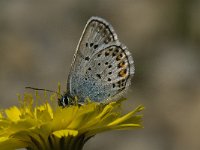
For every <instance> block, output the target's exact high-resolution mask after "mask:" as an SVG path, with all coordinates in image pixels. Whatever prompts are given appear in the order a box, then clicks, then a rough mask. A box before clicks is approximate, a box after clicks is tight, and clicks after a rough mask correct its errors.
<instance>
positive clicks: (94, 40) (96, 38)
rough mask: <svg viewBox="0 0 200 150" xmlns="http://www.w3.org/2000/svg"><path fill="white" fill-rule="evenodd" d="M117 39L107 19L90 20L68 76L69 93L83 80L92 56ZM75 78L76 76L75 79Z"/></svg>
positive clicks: (96, 18) (95, 18)
mask: <svg viewBox="0 0 200 150" xmlns="http://www.w3.org/2000/svg"><path fill="white" fill-rule="evenodd" d="M117 41H118V38H117V35H116V33H115V32H114V30H113V27H112V26H111V25H110V24H109V23H108V22H107V21H105V20H104V19H102V18H99V17H92V18H90V19H89V20H88V22H87V24H86V26H85V28H84V30H83V33H82V36H81V38H80V41H79V44H78V46H77V50H76V53H75V55H74V60H73V63H72V66H71V70H70V73H69V76H68V82H67V88H68V89H67V90H68V91H69V93H73V90H75V88H76V87H77V85H75V84H79V82H80V81H79V80H81V79H79V77H80V76H83V75H84V73H85V71H84V69H85V66H86V65H87V64H88V62H89V61H90V60H91V58H92V57H93V56H94V55H95V54H96V53H98V52H99V51H101V50H102V49H104V48H105V47H107V45H109V44H110V43H112V42H117ZM74 78H76V79H75V81H74ZM77 82H78V83H77Z"/></svg>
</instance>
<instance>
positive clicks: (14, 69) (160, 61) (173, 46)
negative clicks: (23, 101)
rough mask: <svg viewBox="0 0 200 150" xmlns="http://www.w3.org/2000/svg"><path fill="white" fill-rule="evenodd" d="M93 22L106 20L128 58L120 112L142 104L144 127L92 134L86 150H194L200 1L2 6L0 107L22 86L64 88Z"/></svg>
mask: <svg viewBox="0 0 200 150" xmlns="http://www.w3.org/2000/svg"><path fill="white" fill-rule="evenodd" d="M91 16H101V17H103V18H105V19H107V20H108V21H109V22H110V23H111V24H112V25H113V27H114V29H115V30H116V32H117V33H118V35H119V38H120V40H121V41H122V42H123V43H125V44H126V45H127V46H128V48H129V50H130V51H131V52H132V54H133V57H134V60H135V66H136V74H135V77H134V79H133V83H132V86H131V88H130V90H129V92H128V99H129V100H128V101H127V102H125V109H126V110H130V109H131V108H134V107H136V106H137V105H138V104H144V105H145V106H146V110H145V119H144V126H145V128H144V129H141V130H136V131H114V132H108V133H103V134H100V135H97V136H96V137H95V138H93V139H92V140H90V141H89V142H88V143H87V145H86V146H85V150H94V149H95V150H102V149H104V150H111V149H112V150H189V149H190V150H199V149H200V142H199V135H200V117H199V115H200V84H199V83H200V79H199V75H200V67H199V65H200V61H199V59H200V52H199V50H200V19H199V18H200V1H198V0H190V1H189V0H168V1H163V0H101V1H100V0H85V1H83V0H79V1H78V0H65V1H31V0H29V1H28V0H10V1H9V0H1V1H0V91H1V92H0V107H1V108H5V107H8V106H11V105H13V104H17V97H16V94H17V93H23V92H24V91H25V90H24V87H25V86H33V87H41V88H47V89H56V88H57V83H58V81H60V82H61V83H62V85H63V87H62V89H63V91H64V90H65V83H66V79H67V75H68V72H69V68H70V63H71V61H72V57H73V53H74V51H75V48H76V45H77V43H78V40H79V37H80V35H81V33H82V30H83V28H84V26H85V23H86V22H87V20H88V19H89V18H90V17H91Z"/></svg>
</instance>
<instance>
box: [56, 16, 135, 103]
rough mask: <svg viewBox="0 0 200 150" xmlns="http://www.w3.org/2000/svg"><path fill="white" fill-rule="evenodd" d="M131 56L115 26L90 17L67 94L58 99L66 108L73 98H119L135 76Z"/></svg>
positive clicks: (77, 50) (97, 99) (108, 99)
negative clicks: (119, 37)
mask: <svg viewBox="0 0 200 150" xmlns="http://www.w3.org/2000/svg"><path fill="white" fill-rule="evenodd" d="M134 70H135V69H134V65H133V59H132V56H131V53H130V52H129V51H128V49H127V47H126V46H124V45H123V44H122V43H120V42H119V39H118V37H117V34H116V33H115V31H114V29H113V27H112V26H111V25H110V24H109V23H108V22H107V21H106V20H104V19H102V18H99V17H91V18H90V19H89V20H88V22H87V24H86V26H85V28H84V30H83V33H82V36H81V38H80V41H79V43H78V46H77V49H76V52H75V55H74V60H73V63H72V65H71V70H70V73H69V76H68V81H67V92H66V93H65V94H64V96H62V97H61V98H60V99H59V105H61V106H66V105H69V104H71V103H72V102H73V99H74V97H75V96H76V97H77V98H78V102H79V103H84V100H85V99H86V98H89V99H90V100H92V101H95V102H108V101H111V100H115V99H118V98H119V97H120V96H121V95H122V93H124V91H126V89H127V88H128V86H129V85H130V83H131V77H132V76H133V74H134Z"/></svg>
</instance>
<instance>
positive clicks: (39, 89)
mask: <svg viewBox="0 0 200 150" xmlns="http://www.w3.org/2000/svg"><path fill="white" fill-rule="evenodd" d="M25 88H26V89H32V90H38V91H48V92H51V93H56V94H58V95H61V94H60V93H58V92H55V91H52V90H47V89H41V88H34V87H25Z"/></svg>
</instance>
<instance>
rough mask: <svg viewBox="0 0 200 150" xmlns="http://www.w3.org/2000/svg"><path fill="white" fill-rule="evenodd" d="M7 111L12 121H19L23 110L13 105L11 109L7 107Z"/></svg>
mask: <svg viewBox="0 0 200 150" xmlns="http://www.w3.org/2000/svg"><path fill="white" fill-rule="evenodd" d="M5 113H6V115H7V117H8V118H9V119H10V120H11V121H18V120H20V115H21V112H20V110H19V109H18V108H17V107H16V106H14V107H11V108H9V109H6V110H5Z"/></svg>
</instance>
